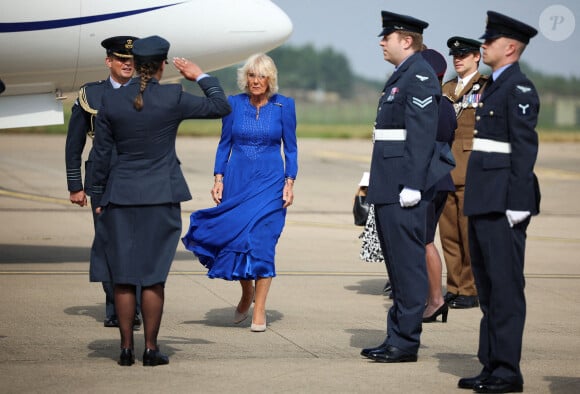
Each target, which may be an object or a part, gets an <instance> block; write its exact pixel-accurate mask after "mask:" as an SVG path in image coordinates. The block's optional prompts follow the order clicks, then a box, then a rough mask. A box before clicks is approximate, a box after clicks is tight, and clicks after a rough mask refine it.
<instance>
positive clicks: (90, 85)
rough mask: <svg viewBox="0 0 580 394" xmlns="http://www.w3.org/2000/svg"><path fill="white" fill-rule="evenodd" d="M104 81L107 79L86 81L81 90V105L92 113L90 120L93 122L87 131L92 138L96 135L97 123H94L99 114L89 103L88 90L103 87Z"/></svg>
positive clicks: (79, 101) (84, 109)
mask: <svg viewBox="0 0 580 394" xmlns="http://www.w3.org/2000/svg"><path fill="white" fill-rule="evenodd" d="M104 83H105V80H101V81H96V82H88V83H85V84H84V85H83V86H82V87H81V88H80V90H79V98H78V103H79V105H80V106H81V108H82V109H83V111H85V112H87V113H88V114H90V115H91V120H90V122H91V123H90V125H89V130H88V131H87V135H88V136H89V137H91V138H93V137H94V135H95V124H94V123H95V116H97V112H98V110H97V109H95V108H92V107H91V105H90V104H89V99H88V95H87V91H91V90H92V89H93V88H96V87H99V88H101V89H102V86H103V84H104Z"/></svg>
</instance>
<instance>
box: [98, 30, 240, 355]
mask: <svg viewBox="0 0 580 394" xmlns="http://www.w3.org/2000/svg"><path fill="white" fill-rule="evenodd" d="M168 51H169V42H167V41H166V40H165V39H163V38H161V37H158V36H152V37H147V38H144V39H140V40H137V41H135V43H134V46H133V55H134V58H135V68H136V70H137V72H138V74H139V77H137V78H134V79H133V80H131V83H130V84H129V85H128V86H127V87H125V88H123V89H118V90H116V91H114V92H112V93H111V94H109V95H107V96H104V97H103V102H102V106H101V109H100V110H99V113H98V115H97V124H96V130H97V132H96V133H95V142H94V147H93V150H94V165H93V193H94V194H95V195H102V197H101V198H100V200H99V201H100V204H99V208H97V213H99V217H98V221H97V230H96V235H95V241H94V244H93V248H92V252H91V263H92V264H91V272H90V279H91V281H102V280H104V279H105V278H109V277H111V278H112V279H113V283H115V305H116V307H117V315H118V318H119V327H120V332H121V356H120V360H119V364H120V365H126V366H128V365H132V364H133V363H134V360H135V357H134V354H133V331H132V321H133V315H134V313H135V287H136V286H138V285H141V286H142V298H141V309H142V314H143V324H144V331H145V352H144V353H143V365H146V366H155V365H161V364H167V363H168V362H169V359H168V358H167V356H165V355H164V354H162V353H160V352H159V348H158V346H157V335H158V332H159V326H160V324H161V315H162V313H163V302H164V287H165V281H166V280H167V275H168V273H169V269H170V267H171V263H172V261H173V258H174V256H175V251H176V248H177V243H178V241H179V237H180V233H181V212H180V203H181V201H186V200H189V199H190V198H191V194H190V193H189V189H188V187H187V184H186V182H185V178H184V177H183V174H182V172H181V168H180V162H179V160H178V158H177V155H176V152H175V141H176V135H177V129H178V126H179V124H180V123H181V121H182V120H183V119H191V118H220V117H222V116H225V115H227V114H228V113H229V112H230V110H231V109H230V106H229V104H228V101H227V98H226V96H225V95H224V92H223V89H222V88H221V86H220V85H219V83H218V81H217V79H216V78H213V77H210V76H208V75H206V74H203V73H202V71H201V69H200V68H199V67H198V66H197V65H195V64H193V63H191V62H188V61H186V60H184V59H176V60H174V64H175V66H176V67H177V68H178V69H179V70H180V71H181V73H182V74H183V76H184V77H186V78H187V79H189V80H197V82H198V83H199V86H200V87H201V88H202V90H203V92H204V93H205V95H206V97H198V96H194V95H191V94H188V93H186V92H183V89H182V87H181V85H178V84H171V85H160V84H159V80H160V79H161V77H162V75H163V70H164V68H165V60H166V59H167V52H168ZM113 149H115V150H116V152H117V160H116V161H115V163H114V165H113V166H111V167H110V166H109V162H110V156H111V153H112V151H113ZM109 167H110V168H109ZM99 245H101V246H100V247H99ZM102 245H105V247H102Z"/></svg>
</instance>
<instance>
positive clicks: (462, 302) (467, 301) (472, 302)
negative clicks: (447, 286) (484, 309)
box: [449, 295, 479, 309]
mask: <svg viewBox="0 0 580 394" xmlns="http://www.w3.org/2000/svg"><path fill="white" fill-rule="evenodd" d="M478 306H479V300H478V299H477V296H464V295H458V296H457V297H455V298H454V299H453V300H452V301H451V302H450V303H449V307H450V308H455V309H467V308H475V307H478Z"/></svg>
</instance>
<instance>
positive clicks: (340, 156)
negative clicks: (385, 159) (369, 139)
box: [316, 150, 371, 163]
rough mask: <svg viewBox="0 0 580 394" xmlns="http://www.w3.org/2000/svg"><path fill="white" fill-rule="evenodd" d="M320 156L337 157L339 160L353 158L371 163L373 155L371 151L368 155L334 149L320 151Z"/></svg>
mask: <svg viewBox="0 0 580 394" xmlns="http://www.w3.org/2000/svg"><path fill="white" fill-rule="evenodd" d="M316 155H317V156H318V157H322V158H324V159H337V160H351V161H358V162H361V163H370V162H371V156H370V153H369V154H368V155H352V154H348V153H342V152H333V151H326V150H324V151H319V152H317V154H316Z"/></svg>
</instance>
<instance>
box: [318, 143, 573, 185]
mask: <svg viewBox="0 0 580 394" xmlns="http://www.w3.org/2000/svg"><path fill="white" fill-rule="evenodd" d="M316 155H317V156H318V157H320V158H324V159H335V160H350V161H355V162H360V163H370V162H371V155H370V154H369V155H353V154H349V153H342V152H335V151H324V150H323V151H318V152H316ZM534 172H535V173H536V175H537V176H538V178H540V180H547V179H556V180H568V181H576V180H580V172H578V171H570V170H561V169H555V168H546V167H536V168H535V169H534Z"/></svg>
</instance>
